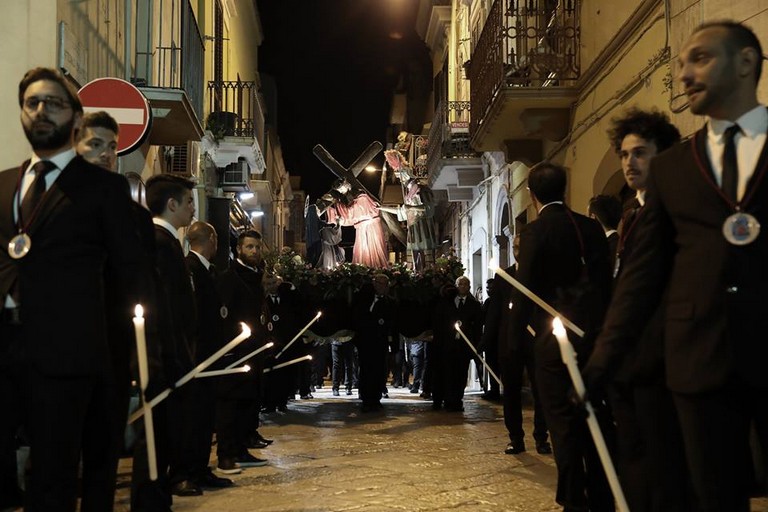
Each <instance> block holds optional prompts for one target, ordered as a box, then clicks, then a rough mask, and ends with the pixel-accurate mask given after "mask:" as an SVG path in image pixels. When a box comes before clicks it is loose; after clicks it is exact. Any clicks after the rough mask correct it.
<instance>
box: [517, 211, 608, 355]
mask: <svg viewBox="0 0 768 512" xmlns="http://www.w3.org/2000/svg"><path fill="white" fill-rule="evenodd" d="M582 257H583V258H584V260H585V263H586V265H584V264H582ZM585 272H586V274H585ZM517 279H518V281H520V282H521V283H522V284H524V285H525V286H527V287H528V288H529V289H530V290H531V291H532V292H533V293H535V294H536V295H538V296H539V297H541V298H542V299H543V300H544V301H545V302H547V303H548V304H550V305H551V306H553V307H554V308H555V309H557V310H558V311H560V312H561V313H562V314H564V315H565V316H566V317H567V318H568V319H569V320H571V321H572V322H574V323H575V324H576V325H578V326H579V327H581V328H582V329H584V330H587V331H590V330H593V329H594V328H595V326H598V325H599V324H600V322H601V321H602V314H603V313H604V311H605V307H606V305H607V304H608V299H609V297H610V293H611V269H610V264H609V255H608V242H607V241H606V238H605V232H604V231H603V229H602V227H600V224H599V223H597V221H594V220H592V219H589V218H587V217H585V216H583V215H579V214H577V213H575V212H572V211H570V210H569V209H567V208H566V207H565V206H564V205H559V204H552V205H550V206H547V207H546V208H544V210H542V212H541V215H540V216H539V218H538V219H536V220H535V221H533V222H531V223H530V224H528V225H527V226H526V227H525V229H523V231H522V233H521V235H520V260H519V264H518V268H517ZM585 282H588V283H589V286H590V287H591V291H592V292H591V293H590V294H589V297H588V298H584V299H582V300H579V301H576V302H574V301H572V300H569V298H568V296H569V295H570V294H571V292H572V291H573V290H574V289H576V290H578V289H580V288H582V286H581V285H582V284H584V283H585ZM511 302H512V303H513V307H512V319H511V325H510V329H509V332H508V334H507V335H508V339H509V344H508V346H509V348H510V349H512V350H515V349H518V348H519V344H520V343H521V340H524V339H525V332H526V328H527V326H528V325H530V326H531V327H532V328H533V330H534V331H535V332H536V339H537V341H538V340H543V339H548V338H549V337H550V335H551V334H552V317H551V316H550V315H549V314H548V313H546V312H545V311H544V310H543V309H541V308H539V307H538V306H535V305H534V304H533V302H531V301H530V300H529V299H528V298H526V297H525V296H524V295H523V294H522V293H520V292H519V291H518V290H517V289H515V290H513V291H512V294H511ZM569 337H570V339H571V341H572V342H573V344H574V346H575V347H576V350H577V353H578V355H579V356H580V360H581V359H582V358H584V357H586V356H588V352H589V351H590V348H591V346H590V345H591V344H584V343H583V340H580V339H578V338H577V337H576V336H575V335H573V334H572V333H569ZM586 341H589V340H586ZM552 356H553V357H559V352H558V351H554V352H553V353H552Z"/></svg>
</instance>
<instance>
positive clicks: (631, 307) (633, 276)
mask: <svg viewBox="0 0 768 512" xmlns="http://www.w3.org/2000/svg"><path fill="white" fill-rule="evenodd" d="M762 60H763V51H762V48H761V45H760V41H759V40H758V39H757V37H756V36H755V34H754V33H753V32H752V31H751V30H750V29H748V28H747V27H745V26H744V25H741V24H740V23H736V22H732V21H720V22H713V23H707V24H704V25H701V26H700V27H698V28H696V30H694V32H693V35H691V37H690V38H689V39H688V41H687V42H686V43H685V44H684V45H683V46H682V48H681V50H680V55H679V60H678V65H679V75H678V79H679V80H680V81H681V82H682V84H683V86H684V87H685V93H686V95H687V96H688V101H689V104H690V107H691V112H692V113H694V114H696V115H705V116H707V117H708V122H707V125H706V126H705V127H704V128H702V129H701V130H699V131H698V132H696V134H695V135H694V136H693V137H692V138H691V139H690V140H688V141H686V142H684V143H682V144H678V145H675V146H673V147H671V148H670V149H669V150H667V151H665V152H664V153H663V154H661V155H658V156H657V157H656V158H654V159H653V161H652V162H651V165H650V172H649V175H648V182H647V187H646V188H647V191H646V195H645V206H644V207H643V212H642V214H641V215H640V216H639V218H638V222H637V227H635V228H634V230H635V231H637V234H636V237H635V242H634V249H633V253H632V256H631V257H630V258H629V260H628V261H626V262H625V263H622V270H621V275H620V277H619V282H618V284H617V287H616V290H615V292H614V297H613V301H612V303H611V307H610V309H609V310H608V315H607V317H606V321H605V324H604V326H603V331H602V333H601V335H600V337H599V338H598V339H597V346H605V347H623V346H634V345H636V343H637V338H638V337H639V336H640V335H641V334H642V333H643V327H644V326H645V325H647V323H648V320H649V319H650V318H651V316H652V315H653V313H654V312H655V311H656V309H657V308H658V307H659V305H660V304H662V295H663V294H664V293H665V290H666V295H665V297H664V301H663V306H664V307H663V315H664V318H663V320H664V345H665V346H664V356H665V363H666V384H667V387H669V389H670V390H671V391H672V395H673V399H674V402H675V408H676V410H677V414H678V418H679V420H680V426H681V429H682V434H683V441H684V443H685V452H686V458H687V462H688V470H689V471H690V475H691V479H692V481H693V487H694V490H695V493H696V497H697V499H698V509H697V510H704V511H719V512H723V511H729V512H745V511H748V510H749V491H750V489H749V486H750V483H751V480H752V479H751V477H750V474H749V470H750V461H749V456H748V455H749V435H750V425H751V424H752V423H753V422H754V424H755V426H756V427H757V428H756V431H757V436H758V438H759V440H760V444H761V445H762V447H763V456H764V457H765V451H766V450H768V407H766V406H765V397H766V394H767V393H768V372H766V371H765V361H766V360H768V343H766V342H765V336H764V335H763V334H762V331H763V326H762V316H763V315H764V314H765V309H766V308H765V305H766V299H765V290H766V288H767V287H768V266H766V265H765V262H766V261H767V260H768V238H767V237H766V236H765V234H763V233H762V232H761V230H760V226H766V225H768V209H766V207H765V205H766V204H768V182H766V180H765V179H764V176H765V173H766V171H767V170H768V164H767V162H768V147H766V144H765V142H766V132H767V131H768V111H766V107H765V105H761V104H759V103H758V100H757V83H758V81H759V79H760V73H761V70H762Z"/></svg>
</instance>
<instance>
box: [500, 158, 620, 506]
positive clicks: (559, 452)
mask: <svg viewBox="0 0 768 512" xmlns="http://www.w3.org/2000/svg"><path fill="white" fill-rule="evenodd" d="M528 188H529V189H530V191H531V199H532V201H533V204H534V206H535V207H536V209H537V211H538V214H539V217H538V218H537V219H536V220H535V221H533V222H531V223H530V224H529V225H527V226H526V227H525V228H524V229H523V231H522V232H521V234H520V260H519V264H518V269H517V279H518V280H519V281H520V282H521V283H522V284H523V285H525V286H527V287H528V288H529V289H530V290H531V291H533V293H535V294H536V295H538V296H539V297H541V298H542V299H543V300H544V301H545V302H547V303H549V304H551V305H553V306H554V307H555V308H556V309H558V310H559V311H560V312H561V313H562V314H563V315H564V316H565V317H566V318H568V319H569V320H571V321H573V322H574V323H575V324H576V325H579V326H580V327H581V328H583V329H584V330H585V331H587V334H588V335H587V337H585V339H577V338H575V336H571V342H572V343H573V344H574V346H575V348H576V352H577V354H578V355H579V358H581V359H582V360H586V358H587V357H588V356H589V353H590V352H591V343H590V339H589V333H591V332H594V330H595V329H596V328H597V327H598V326H599V325H600V322H601V321H602V314H603V313H604V311H605V307H606V305H607V303H608V298H609V296H610V291H611V272H610V266H609V263H608V243H607V242H606V239H605V234H604V233H603V230H602V228H601V227H600V224H598V223H597V222H596V221H594V220H592V219H588V218H587V217H584V216H583V215H579V214H577V213H575V212H573V211H571V210H570V209H569V208H568V207H567V206H566V205H565V204H564V198H565V188H566V171H565V169H564V168H563V167H561V166H559V165H556V164H553V163H550V162H542V163H540V164H538V165H536V166H534V167H533V168H532V169H531V170H530V173H529V175H528ZM511 297H512V298H511V301H512V304H513V308H512V319H511V326H510V330H509V341H510V344H511V346H512V347H515V346H516V344H519V343H521V342H522V341H523V340H524V339H525V336H526V330H527V326H528V325H530V326H531V328H532V329H533V330H534V332H536V340H535V343H534V353H535V357H534V358H535V363H536V371H535V374H536V381H537V383H538V390H539V398H540V399H541V403H542V407H543V410H544V416H545V417H546V420H547V427H548V428H549V433H550V437H551V439H552V445H553V448H554V452H555V463H556V464H557V471H558V482H557V497H556V500H557V502H558V503H560V504H561V505H563V506H564V507H565V510H566V511H570V510H587V509H588V510H591V511H593V512H603V511H612V510H613V509H614V505H613V496H612V495H611V491H610V489H609V487H608V483H607V480H606V478H605V474H604V473H603V470H602V466H601V465H600V462H599V460H598V457H597V452H596V451H595V448H594V445H593V444H592V440H591V438H590V436H589V433H588V431H587V425H586V422H585V421H584V420H583V418H582V417H581V415H580V414H579V413H578V411H577V409H576V407H575V406H573V405H571V404H570V403H569V400H568V394H569V390H570V389H571V388H572V383H571V380H570V377H569V375H568V371H567V369H566V367H565V365H564V364H563V362H562V359H561V356H560V348H559V345H558V343H557V340H556V339H555V337H554V335H553V334H552V317H551V316H550V315H549V314H548V313H547V312H545V311H544V310H542V309H540V308H539V307H537V306H535V305H534V304H533V303H532V302H531V301H530V300H529V299H528V298H526V297H525V296H524V295H523V294H522V293H520V292H519V291H518V290H517V289H515V290H514V291H513V293H512V296H511Z"/></svg>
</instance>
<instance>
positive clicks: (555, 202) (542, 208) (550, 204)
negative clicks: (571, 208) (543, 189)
mask: <svg viewBox="0 0 768 512" xmlns="http://www.w3.org/2000/svg"><path fill="white" fill-rule="evenodd" d="M553 204H560V205H562V204H563V202H562V201H552V202H549V203H547V204H545V205H544V206H542V207H541V208H539V215H541V212H542V211H544V208H546V207H547V206H552V205H553Z"/></svg>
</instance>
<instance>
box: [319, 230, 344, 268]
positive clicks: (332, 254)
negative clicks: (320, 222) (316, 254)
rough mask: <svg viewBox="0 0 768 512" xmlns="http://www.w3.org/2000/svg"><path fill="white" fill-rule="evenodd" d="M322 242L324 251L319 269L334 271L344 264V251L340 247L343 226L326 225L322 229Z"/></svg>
mask: <svg viewBox="0 0 768 512" xmlns="http://www.w3.org/2000/svg"><path fill="white" fill-rule="evenodd" d="M320 242H321V243H322V249H321V251H320V259H319V260H318V261H317V265H315V266H316V267H317V268H319V269H322V270H333V269H334V268H336V267H338V266H339V265H341V264H342V263H343V262H344V250H343V249H342V248H341V247H339V243H340V242H341V226H340V225H339V224H326V225H325V226H323V227H322V228H320Z"/></svg>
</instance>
